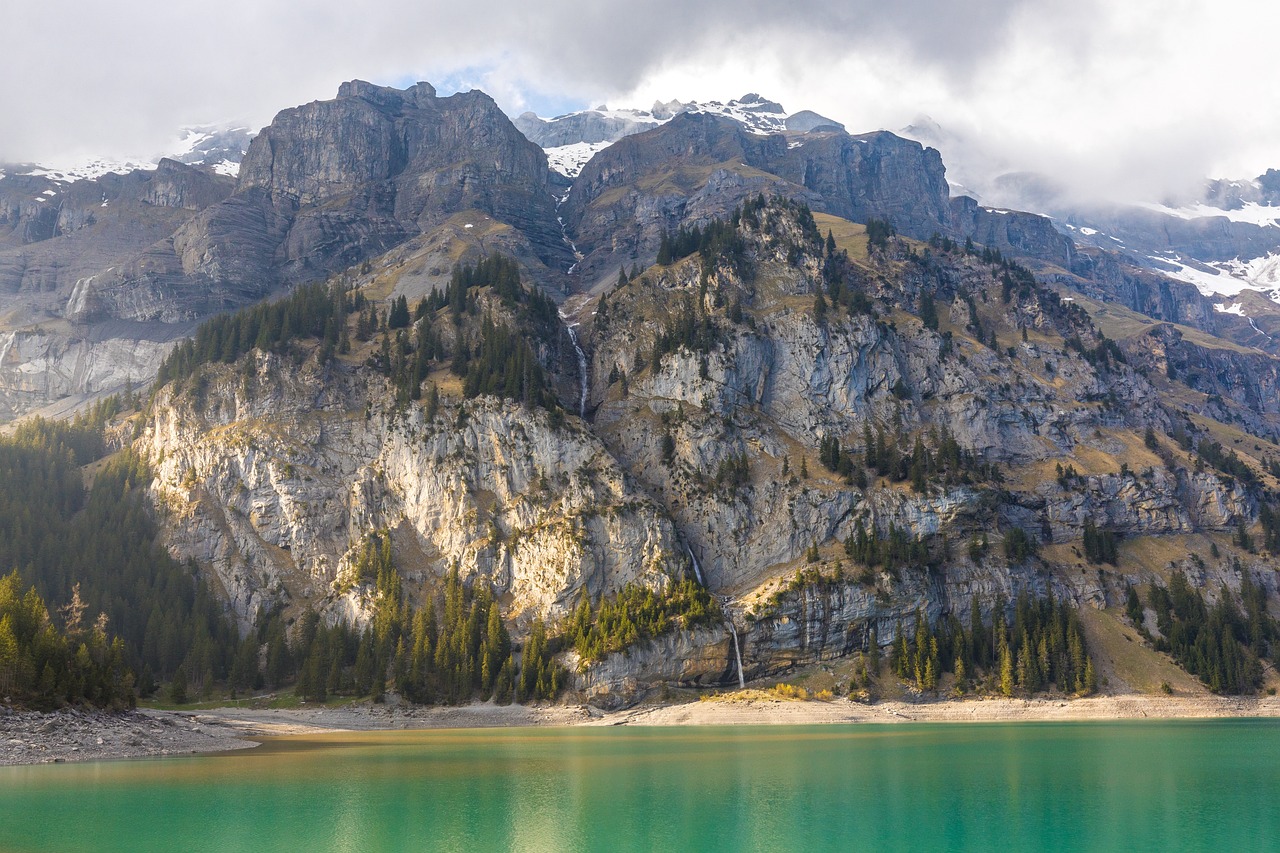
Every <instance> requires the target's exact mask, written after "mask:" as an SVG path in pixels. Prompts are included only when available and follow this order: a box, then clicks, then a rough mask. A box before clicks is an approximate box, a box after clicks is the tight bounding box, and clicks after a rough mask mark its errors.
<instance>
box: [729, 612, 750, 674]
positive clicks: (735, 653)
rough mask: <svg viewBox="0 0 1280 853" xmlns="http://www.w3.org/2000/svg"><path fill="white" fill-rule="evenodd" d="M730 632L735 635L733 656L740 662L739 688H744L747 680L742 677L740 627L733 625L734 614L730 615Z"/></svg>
mask: <svg viewBox="0 0 1280 853" xmlns="http://www.w3.org/2000/svg"><path fill="white" fill-rule="evenodd" d="M729 633H730V634H732V635H733V658H734V660H736V661H737V662H738V689H739V690H743V689H745V688H746V686H747V682H746V680H745V679H744V678H743V677H742V650H741V649H740V648H739V647H738V629H737V628H735V627H733V617H732V616H730V617H729Z"/></svg>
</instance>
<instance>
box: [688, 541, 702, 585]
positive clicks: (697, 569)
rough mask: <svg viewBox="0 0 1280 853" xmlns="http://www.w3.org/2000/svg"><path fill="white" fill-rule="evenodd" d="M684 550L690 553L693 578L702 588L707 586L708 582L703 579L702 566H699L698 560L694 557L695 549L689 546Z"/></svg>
mask: <svg viewBox="0 0 1280 853" xmlns="http://www.w3.org/2000/svg"><path fill="white" fill-rule="evenodd" d="M684 549H685V550H686V551H688V552H689V559H690V560H691V561H692V562H693V576H694V577H696V578H697V579H698V584H699V585H700V586H706V585H707V582H706V580H705V579H704V578H703V577H702V566H699V565H698V558H697V557H695V556H694V555H693V549H692V548H690V547H689V546H688V545H686V546H684Z"/></svg>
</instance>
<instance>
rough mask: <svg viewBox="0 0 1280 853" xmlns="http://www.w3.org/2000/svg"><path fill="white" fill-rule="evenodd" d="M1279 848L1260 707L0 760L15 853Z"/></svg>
mask: <svg viewBox="0 0 1280 853" xmlns="http://www.w3.org/2000/svg"><path fill="white" fill-rule="evenodd" d="M1276 849H1280V723H1278V722H1275V721H1262V720H1215V721H1173V722H1116V723H1068V724H1059V723H1052V724H1050V723H1039V724H1012V725H1006V724H986V725H924V724H906V725H885V726H876V725H856V726H786V727H732V728H730V727H712V728H685V729H679V728H650V729H644V728H612V729H580V728H579V729H505V730H504V729H488V730H468V731H456V730H454V731H449V730H443V731H441V730H437V731H428V732H373V733H360V734H354V735H353V734H342V735H333V736H320V737H302V738H283V739H279V740H275V741H272V742H270V743H268V744H267V745H264V746H262V747H259V748H257V749H252V750H245V751H241V752H237V753H229V754H224V755H212V756H192V757H183V758H166V759H146V760H136V761H114V762H101V763H96V764H83V765H75V764H62V765H41V766H36V767H18V768H0V850H4V851H31V850H57V851H77V853H83V851H130V853H137V851H161V850H163V851H205V850H209V851H213V850H217V851H241V850H243V851H311V850H338V851H374V850H440V851H484V850H513V851H574V850H599V851H629V850H646V851H649V850H652V851H674V850H698V851H703V850H759V851H777V850H855V851H856V850H874V851H885V850H911V851H922V850H948V851H959V850H999V851H1002V853H1005V852H1006V851H1018V850H1028V851H1031V850H1034V851H1052V850H1124V851H1130V850H1152V851H1157V850H1158V851H1169V850H1225V851H1237V850H1276Z"/></svg>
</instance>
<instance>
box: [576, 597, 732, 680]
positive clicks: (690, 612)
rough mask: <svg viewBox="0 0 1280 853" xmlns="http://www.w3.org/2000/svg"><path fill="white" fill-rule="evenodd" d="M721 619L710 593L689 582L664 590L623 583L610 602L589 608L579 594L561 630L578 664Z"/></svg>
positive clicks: (604, 601) (588, 603) (606, 600)
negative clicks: (578, 598)
mask: <svg viewBox="0 0 1280 853" xmlns="http://www.w3.org/2000/svg"><path fill="white" fill-rule="evenodd" d="M719 618H720V611H719V608H718V607H717V606H716V604H715V602H714V601H713V600H712V598H711V594H710V593H708V592H707V590H706V589H705V588H704V587H702V586H700V585H699V584H697V583H694V582H693V581H691V580H682V581H678V582H676V583H673V584H672V585H671V587H670V588H669V589H667V590H666V591H665V592H662V593H658V592H654V591H653V590H652V589H649V588H648V587H642V586H637V585H635V584H627V585H626V586H625V587H623V588H622V591H621V592H619V593H618V595H617V596H616V597H614V598H612V599H603V600H602V601H601V602H600V607H599V608H598V609H597V608H593V607H592V606H591V599H590V598H588V597H587V595H586V594H585V592H584V594H583V596H582V598H581V599H580V600H579V602H578V607H577V609H575V610H574V612H573V615H572V616H571V617H570V618H569V621H568V623H567V624H566V625H565V628H564V637H565V641H566V642H568V643H569V644H571V645H572V646H573V648H574V649H575V650H577V652H578V654H579V655H580V656H581V657H582V659H583V660H587V661H598V660H602V659H603V658H604V657H605V655H608V654H610V653H611V652H617V651H621V650H622V649H625V648H626V647H627V646H630V645H634V644H635V643H638V642H640V641H641V640H646V639H651V638H653V637H660V636H662V635H663V634H665V633H667V632H668V631H672V630H675V629H677V628H683V629H685V630H689V629H692V628H695V627H697V626H699V625H709V624H712V623H713V622H715V621H716V620H718V619H719Z"/></svg>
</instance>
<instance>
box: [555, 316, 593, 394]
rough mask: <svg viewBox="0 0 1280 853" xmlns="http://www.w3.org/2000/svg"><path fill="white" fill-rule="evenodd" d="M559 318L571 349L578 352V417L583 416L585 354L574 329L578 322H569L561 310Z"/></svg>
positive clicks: (585, 388)
mask: <svg viewBox="0 0 1280 853" xmlns="http://www.w3.org/2000/svg"><path fill="white" fill-rule="evenodd" d="M558 313H559V314H560V319H561V320H563V321H564V326H565V329H566V330H568V332H569V342H570V343H572V344H573V351H574V352H576V353H577V354H578V377H579V379H580V380H581V382H580V387H581V393H580V394H579V395H578V417H580V418H585V417H586V416H587V354H586V353H585V352H583V351H582V345H581V344H579V343H578V333H577V332H576V331H574V330H575V329H576V328H577V326H578V324H577V323H570V322H569V317H568V315H567V314H565V313H564V312H563V311H559V312H558Z"/></svg>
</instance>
